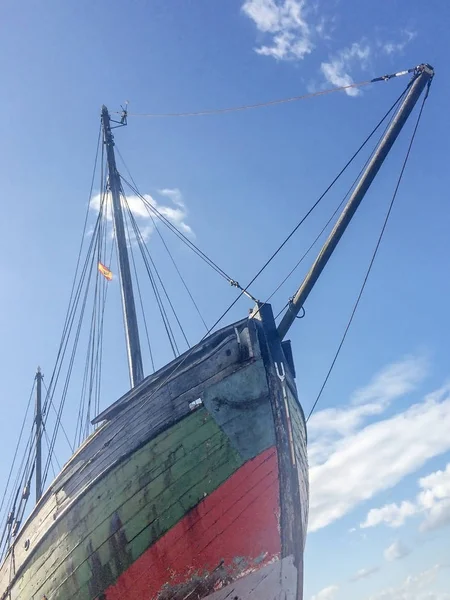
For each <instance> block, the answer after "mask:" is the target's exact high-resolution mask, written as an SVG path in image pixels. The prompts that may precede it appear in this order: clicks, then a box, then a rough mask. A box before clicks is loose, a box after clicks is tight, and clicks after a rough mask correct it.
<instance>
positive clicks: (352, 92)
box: [320, 42, 371, 96]
mask: <svg viewBox="0 0 450 600" xmlns="http://www.w3.org/2000/svg"><path fill="white" fill-rule="evenodd" d="M370 53H371V49H370V46H369V45H367V44H360V43H357V42H354V43H353V44H352V45H351V46H350V47H349V48H344V49H343V50H341V51H340V52H339V53H338V54H336V55H334V56H332V57H331V58H330V60H329V62H323V63H322V64H321V65H320V70H321V71H322V74H323V75H324V76H325V79H326V80H327V81H329V82H330V83H332V84H333V85H335V86H339V87H341V86H346V85H351V84H352V83H354V81H353V78H352V76H351V75H350V71H351V70H352V68H353V67H354V66H355V65H357V66H358V67H359V68H360V69H365V68H366V67H367V64H368V60H369V56H370ZM345 92H346V94H348V95H349V96H358V95H359V94H360V93H361V92H360V90H359V89H358V88H348V89H346V90H345Z"/></svg>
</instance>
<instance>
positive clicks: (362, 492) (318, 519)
mask: <svg viewBox="0 0 450 600" xmlns="http://www.w3.org/2000/svg"><path fill="white" fill-rule="evenodd" d="M449 421H450V386H446V387H443V388H442V389H440V390H438V391H436V392H434V393H432V394H429V395H428V396H426V397H425V399H424V400H423V401H422V402H419V403H417V404H414V405H412V406H410V407H409V408H408V409H407V410H405V411H404V412H402V413H399V414H396V415H394V416H392V417H390V418H387V419H384V420H380V421H378V422H375V423H372V424H370V425H368V426H366V427H364V428H363V429H361V430H359V431H356V432H354V433H352V434H350V435H346V436H345V437H342V438H341V439H340V440H339V441H337V442H334V445H333V447H332V451H331V452H330V454H329V455H328V456H327V457H326V459H325V460H324V462H323V463H322V464H316V465H315V466H313V467H312V468H311V469H310V486H311V501H310V531H315V530H317V529H320V528H322V527H325V526H326V525H328V524H330V523H332V522H333V521H335V520H336V519H339V518H340V517H342V516H343V515H345V514H347V513H348V512H349V511H350V510H352V509H353V508H354V507H355V506H357V505H358V504H359V503H361V502H363V501H366V500H368V499H370V498H372V497H373V496H374V495H375V494H376V493H378V492H380V491H382V490H386V489H389V488H392V487H393V486H395V485H396V484H397V483H398V482H399V481H401V480H402V479H403V477H405V476H406V475H408V474H410V473H414V472H415V471H416V470H417V469H419V468H420V467H421V466H423V465H424V464H425V462H426V461H427V460H428V459H430V458H432V457H434V456H438V455H440V454H442V453H444V452H446V451H448V450H450V436H449V435H448V422H449ZM316 454H317V453H316Z"/></svg>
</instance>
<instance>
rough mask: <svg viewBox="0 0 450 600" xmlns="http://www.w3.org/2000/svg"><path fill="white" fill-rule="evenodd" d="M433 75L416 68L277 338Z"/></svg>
mask: <svg viewBox="0 0 450 600" xmlns="http://www.w3.org/2000/svg"><path fill="white" fill-rule="evenodd" d="M433 76H434V70H433V68H432V67H430V65H426V64H423V65H419V66H418V67H417V68H416V71H415V75H414V79H413V80H412V83H411V84H410V88H409V90H408V93H407V94H406V96H405V99H404V100H403V102H402V104H401V105H400V107H399V109H398V110H397V113H396V115H395V117H394V119H393V121H392V123H391V125H390V126H389V128H388V130H387V131H386V133H385V134H384V136H383V138H382V140H381V141H380V143H379V144H378V147H377V149H376V151H375V153H374V155H373V157H372V159H371V160H370V162H369V164H368V165H367V168H366V169H365V171H364V173H363V174H362V176H361V178H360V180H359V182H358V184H357V186H356V187H355V189H354V191H353V193H352V195H351V196H350V199H349V201H348V202H347V204H346V206H345V208H344V210H343V211H342V213H341V216H340V217H339V219H338V221H337V223H336V225H335V226H334V227H333V230H332V232H331V233H330V235H329V236H328V239H327V241H326V242H325V244H324V245H323V248H322V249H321V251H320V252H319V255H318V257H317V258H316V260H315V262H314V264H313V266H312V267H311V269H310V270H309V272H308V273H307V275H306V277H305V279H304V280H303V283H302V284H301V286H300V287H299V288H298V290H297V293H296V294H295V296H294V298H293V299H292V300H291V302H290V303H289V307H288V308H287V310H286V312H285V313H284V315H283V318H282V319H281V322H280V324H279V325H278V335H279V336H280V339H283V338H284V337H285V335H286V334H287V332H288V331H289V329H290V327H291V325H292V323H293V322H294V320H295V318H296V316H297V315H298V313H299V312H300V310H301V308H302V306H303V304H304V303H305V301H306V299H307V298H308V296H309V294H310V292H311V290H312V289H313V287H314V285H315V283H316V282H317V280H318V278H319V276H320V274H321V273H322V271H323V269H324V267H325V265H326V264H327V262H328V260H329V259H330V257H331V255H332V254H333V251H334V250H335V248H336V246H337V244H338V243H339V240H340V239H341V237H342V235H343V234H344V231H345V230H346V229H347V227H348V225H349V223H350V221H351V220H352V218H353V216H354V214H355V212H356V210H357V208H358V206H359V205H360V204H361V201H362V199H363V198H364V196H365V195H366V192H367V190H368V189H369V187H370V185H371V183H372V181H373V180H374V179H375V176H376V175H377V173H378V171H379V170H380V168H381V165H382V164H383V162H384V160H385V158H386V156H387V155H388V153H389V151H390V149H391V148H392V146H393V144H394V142H395V140H396V139H397V137H398V135H399V133H400V131H401V130H402V128H403V125H404V124H405V123H406V120H407V119H408V117H409V115H410V114H411V112H412V110H413V108H414V106H415V105H416V102H417V100H418V99H419V97H420V95H421V94H422V92H423V90H424V88H425V87H426V86H427V85H428V84H429V83H430V81H431V79H432V78H433Z"/></svg>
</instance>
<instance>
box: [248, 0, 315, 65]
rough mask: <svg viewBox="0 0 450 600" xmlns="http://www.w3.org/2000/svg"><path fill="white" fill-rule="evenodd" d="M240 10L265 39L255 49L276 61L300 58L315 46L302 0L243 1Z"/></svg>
mask: <svg viewBox="0 0 450 600" xmlns="http://www.w3.org/2000/svg"><path fill="white" fill-rule="evenodd" d="M242 11H243V12H244V14H245V15H247V16H248V17H249V18H250V19H252V21H253V22H254V23H255V25H256V27H257V29H258V30H259V31H260V32H261V33H262V34H264V35H265V36H266V37H267V38H268V43H267V44H264V45H262V46H259V47H257V48H255V51H256V52H257V53H258V54H261V55H263V56H271V57H272V58H275V59H276V60H300V59H303V58H304V57H305V56H306V55H308V54H310V53H311V52H312V50H313V48H314V44H313V42H312V30H311V27H310V25H309V24H308V23H307V21H306V18H305V0H246V1H245V2H244V4H243V6H242Z"/></svg>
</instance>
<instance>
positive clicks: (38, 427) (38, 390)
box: [36, 367, 42, 504]
mask: <svg viewBox="0 0 450 600" xmlns="http://www.w3.org/2000/svg"><path fill="white" fill-rule="evenodd" d="M41 496H42V373H41V369H40V367H38V368H37V372H36V504H37V503H38V502H39V499H40V497H41Z"/></svg>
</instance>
